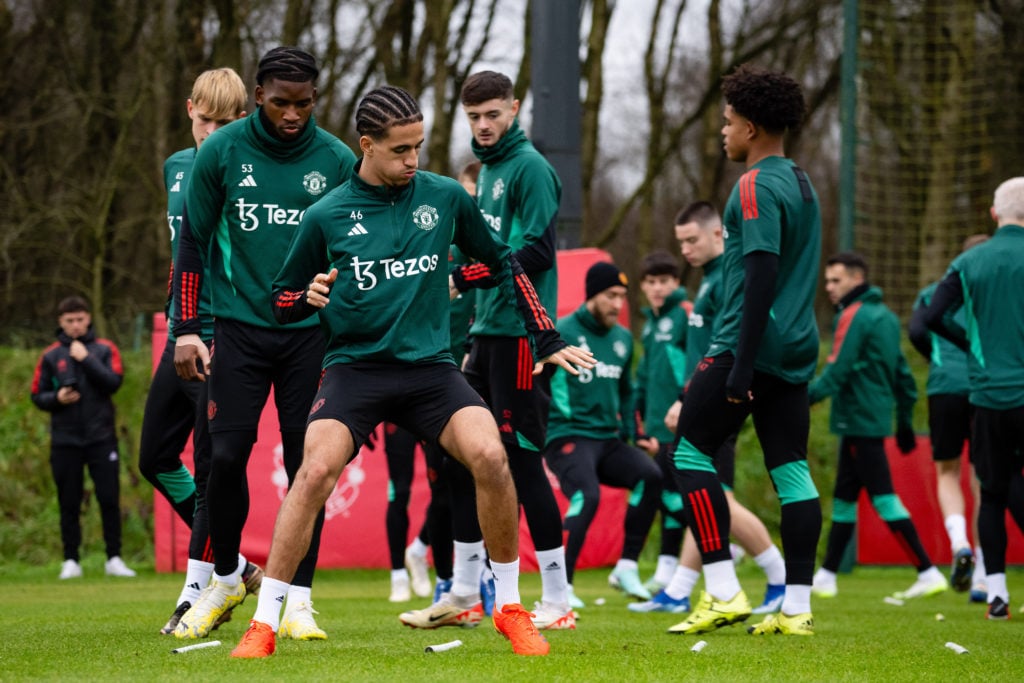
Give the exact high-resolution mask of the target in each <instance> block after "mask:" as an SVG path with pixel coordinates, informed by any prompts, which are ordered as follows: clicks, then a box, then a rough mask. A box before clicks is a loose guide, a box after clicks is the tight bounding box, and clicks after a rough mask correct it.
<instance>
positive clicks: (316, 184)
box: [302, 171, 327, 197]
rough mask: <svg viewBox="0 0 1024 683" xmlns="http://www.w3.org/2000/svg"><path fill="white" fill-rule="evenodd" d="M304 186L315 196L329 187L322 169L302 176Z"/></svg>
mask: <svg viewBox="0 0 1024 683" xmlns="http://www.w3.org/2000/svg"><path fill="white" fill-rule="evenodd" d="M302 186H303V187H304V188H306V192H308V193H310V194H311V195H313V196H314V197H316V196H317V195H319V194H323V191H324V190H326V189H327V178H326V177H325V176H324V174H322V173H320V171H312V172H310V173H307V174H306V175H305V176H304V177H303V178H302Z"/></svg>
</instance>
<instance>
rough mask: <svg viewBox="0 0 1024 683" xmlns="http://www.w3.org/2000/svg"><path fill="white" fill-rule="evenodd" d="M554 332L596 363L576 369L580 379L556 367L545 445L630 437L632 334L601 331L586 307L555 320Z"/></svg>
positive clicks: (617, 329) (618, 330)
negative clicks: (574, 439) (563, 440)
mask: <svg viewBox="0 0 1024 683" xmlns="http://www.w3.org/2000/svg"><path fill="white" fill-rule="evenodd" d="M557 328H558V332H559V334H561V335H562V338H563V339H565V341H566V342H567V343H569V344H575V345H576V346H578V347H580V348H581V349H587V350H589V351H590V352H591V353H593V354H594V358H595V359H597V365H596V366H595V367H594V368H592V369H590V370H587V369H585V368H579V367H578V368H577V369H578V370H579V371H580V374H579V375H570V374H569V373H568V372H566V371H565V370H564V369H562V368H556V369H555V374H554V375H552V376H551V409H550V412H549V414H548V440H547V443H551V442H552V441H554V440H555V439H559V438H564V437H582V438H587V439H620V438H622V439H625V438H631V437H632V434H630V427H631V424H630V419H629V416H630V411H631V410H632V404H631V395H632V387H631V382H630V376H629V373H630V370H631V368H632V367H633V365H632V363H633V335H632V334H630V332H629V330H627V329H626V328H625V327H623V326H622V325H618V324H617V325H615V327H613V328H611V329H609V328H607V327H605V326H604V325H602V324H601V323H599V322H598V321H597V320H596V319H595V318H594V316H593V314H591V312H590V311H588V310H587V305H586V304H582V305H581V306H580V307H579V308H577V309H576V311H575V312H573V313H571V314H569V315H567V316H565V317H564V318H560V319H559V320H558V323H557ZM662 417H664V416H662Z"/></svg>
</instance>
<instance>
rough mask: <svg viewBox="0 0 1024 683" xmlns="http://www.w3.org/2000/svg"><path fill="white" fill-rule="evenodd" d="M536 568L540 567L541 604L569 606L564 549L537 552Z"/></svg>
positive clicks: (559, 547)
mask: <svg viewBox="0 0 1024 683" xmlns="http://www.w3.org/2000/svg"><path fill="white" fill-rule="evenodd" d="M537 566H538V567H540V582H541V596H540V599H541V601H542V602H550V603H554V604H556V605H567V604H569V577H568V576H567V575H566V569H565V547H564V546H558V547H557V548H552V549H551V550H538V551H537Z"/></svg>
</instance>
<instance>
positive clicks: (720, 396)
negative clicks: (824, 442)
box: [676, 353, 810, 472]
mask: <svg viewBox="0 0 1024 683" xmlns="http://www.w3.org/2000/svg"><path fill="white" fill-rule="evenodd" d="M733 362H734V359H733V356H732V354H731V353H723V354H722V355H720V356H715V357H713V358H704V359H703V360H702V361H701V362H700V363H699V364H698V365H697V369H696V371H695V372H694V373H693V376H692V377H691V378H690V383H689V384H688V385H687V389H686V396H685V399H684V401H683V409H682V411H681V412H680V414H679V425H678V428H677V432H676V434H677V436H681V437H685V438H686V440H687V441H689V442H690V444H692V445H693V446H694V447H695V448H696V449H697V450H699V451H700V452H701V453H705V454H711V455H710V457H711V458H712V459H713V460H716V459H717V458H719V457H720V455H721V454H720V449H721V448H722V447H723V446H726V445H727V444H728V441H729V440H730V439H734V438H735V435H736V434H738V433H739V430H740V428H741V427H742V426H743V422H744V421H745V420H746V419H747V417H748V416H750V415H752V417H753V419H754V429H755V431H756V432H757V437H758V440H759V441H760V443H761V451H762V453H763V454H764V463H765V467H766V468H767V469H768V471H769V472H770V471H772V470H773V469H775V468H776V467H780V466H782V465H785V464H788V463H790V462H797V461H802V460H807V436H808V433H809V431H810V411H809V409H808V399H807V384H806V383H802V384H792V383H790V382H787V381H785V380H783V379H781V378H780V377H776V376H775V375H769V374H768V373H765V372H761V371H759V370H755V371H754V377H753V382H752V384H751V391H752V393H753V395H754V400H753V401H748V402H745V403H732V402H730V401H729V400H728V399H727V398H726V390H725V384H726V380H727V379H728V377H729V372H730V371H731V370H732V366H733ZM717 467H718V466H717V464H716V469H717Z"/></svg>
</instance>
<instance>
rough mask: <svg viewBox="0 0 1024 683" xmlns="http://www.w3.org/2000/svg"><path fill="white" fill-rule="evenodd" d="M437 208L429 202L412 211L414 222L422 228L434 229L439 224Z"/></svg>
mask: <svg viewBox="0 0 1024 683" xmlns="http://www.w3.org/2000/svg"><path fill="white" fill-rule="evenodd" d="M437 221H438V218H437V209H435V208H434V207H432V206H429V205H427V204H424V205H423V206H421V207H419V208H418V209H416V210H415V211H413V212H412V222H413V223H415V224H416V227H417V228H419V229H420V230H433V229H434V228H435V227H436V226H437Z"/></svg>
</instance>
